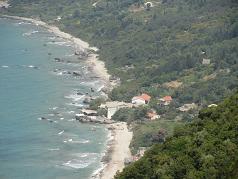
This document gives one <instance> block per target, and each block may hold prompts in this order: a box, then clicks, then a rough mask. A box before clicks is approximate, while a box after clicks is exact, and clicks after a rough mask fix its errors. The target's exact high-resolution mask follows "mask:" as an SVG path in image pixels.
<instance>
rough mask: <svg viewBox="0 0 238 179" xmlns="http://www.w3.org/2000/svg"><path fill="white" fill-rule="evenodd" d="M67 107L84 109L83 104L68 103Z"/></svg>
mask: <svg viewBox="0 0 238 179" xmlns="http://www.w3.org/2000/svg"><path fill="white" fill-rule="evenodd" d="M66 105H69V106H76V107H83V106H84V105H83V104H80V103H66Z"/></svg>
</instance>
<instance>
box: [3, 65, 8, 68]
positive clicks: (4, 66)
mask: <svg viewBox="0 0 238 179" xmlns="http://www.w3.org/2000/svg"><path fill="white" fill-rule="evenodd" d="M1 67H2V68H9V66H7V65H2V66H1Z"/></svg>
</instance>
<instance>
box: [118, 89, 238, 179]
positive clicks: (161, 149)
mask: <svg viewBox="0 0 238 179" xmlns="http://www.w3.org/2000/svg"><path fill="white" fill-rule="evenodd" d="M237 171H238V92H237V93H236V94H235V95H233V96H231V97H230V98H228V99H226V100H225V101H224V102H222V103H221V104H219V106H218V107H212V108H207V109H203V110H202V111H200V113H199V116H198V118H197V119H196V120H195V121H194V122H193V123H191V124H187V125H186V126H185V127H183V128H178V129H176V130H175V132H174V135H173V136H172V137H170V138H168V139H167V140H166V141H165V142H164V143H163V144H157V145H154V146H153V147H152V148H151V149H150V150H148V151H147V152H146V153H145V155H144V157H142V158H141V159H140V160H139V161H137V162H135V163H134V164H132V165H129V166H128V167H126V168H125V169H124V170H123V172H122V173H120V174H118V175H117V176H116V177H115V178H116V179H143V178H146V179H149V178H151V179H152V178H177V179H179V178H187V179H189V178H190V179H195V178H209V179H212V178H237V177H238V175H237Z"/></svg>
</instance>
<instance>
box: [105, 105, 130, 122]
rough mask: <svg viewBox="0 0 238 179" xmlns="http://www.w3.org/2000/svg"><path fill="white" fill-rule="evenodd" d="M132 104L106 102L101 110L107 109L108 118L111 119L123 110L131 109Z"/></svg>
mask: <svg viewBox="0 0 238 179" xmlns="http://www.w3.org/2000/svg"><path fill="white" fill-rule="evenodd" d="M131 107H132V104H130V103H125V102H119V101H112V102H106V103H105V104H101V106H100V108H106V109H107V118H108V119H111V118H112V116H113V115H114V114H115V113H116V112H117V111H118V110H119V109H121V108H131Z"/></svg>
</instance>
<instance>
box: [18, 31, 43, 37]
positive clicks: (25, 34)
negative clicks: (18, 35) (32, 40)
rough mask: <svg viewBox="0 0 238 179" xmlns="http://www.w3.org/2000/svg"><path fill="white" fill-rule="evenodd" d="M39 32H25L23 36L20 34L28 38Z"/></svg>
mask: <svg viewBox="0 0 238 179" xmlns="http://www.w3.org/2000/svg"><path fill="white" fill-rule="evenodd" d="M38 32H39V31H38V30H33V31H31V32H26V33H24V34H22V35H23V36H30V35H33V34H35V33H38Z"/></svg>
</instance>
